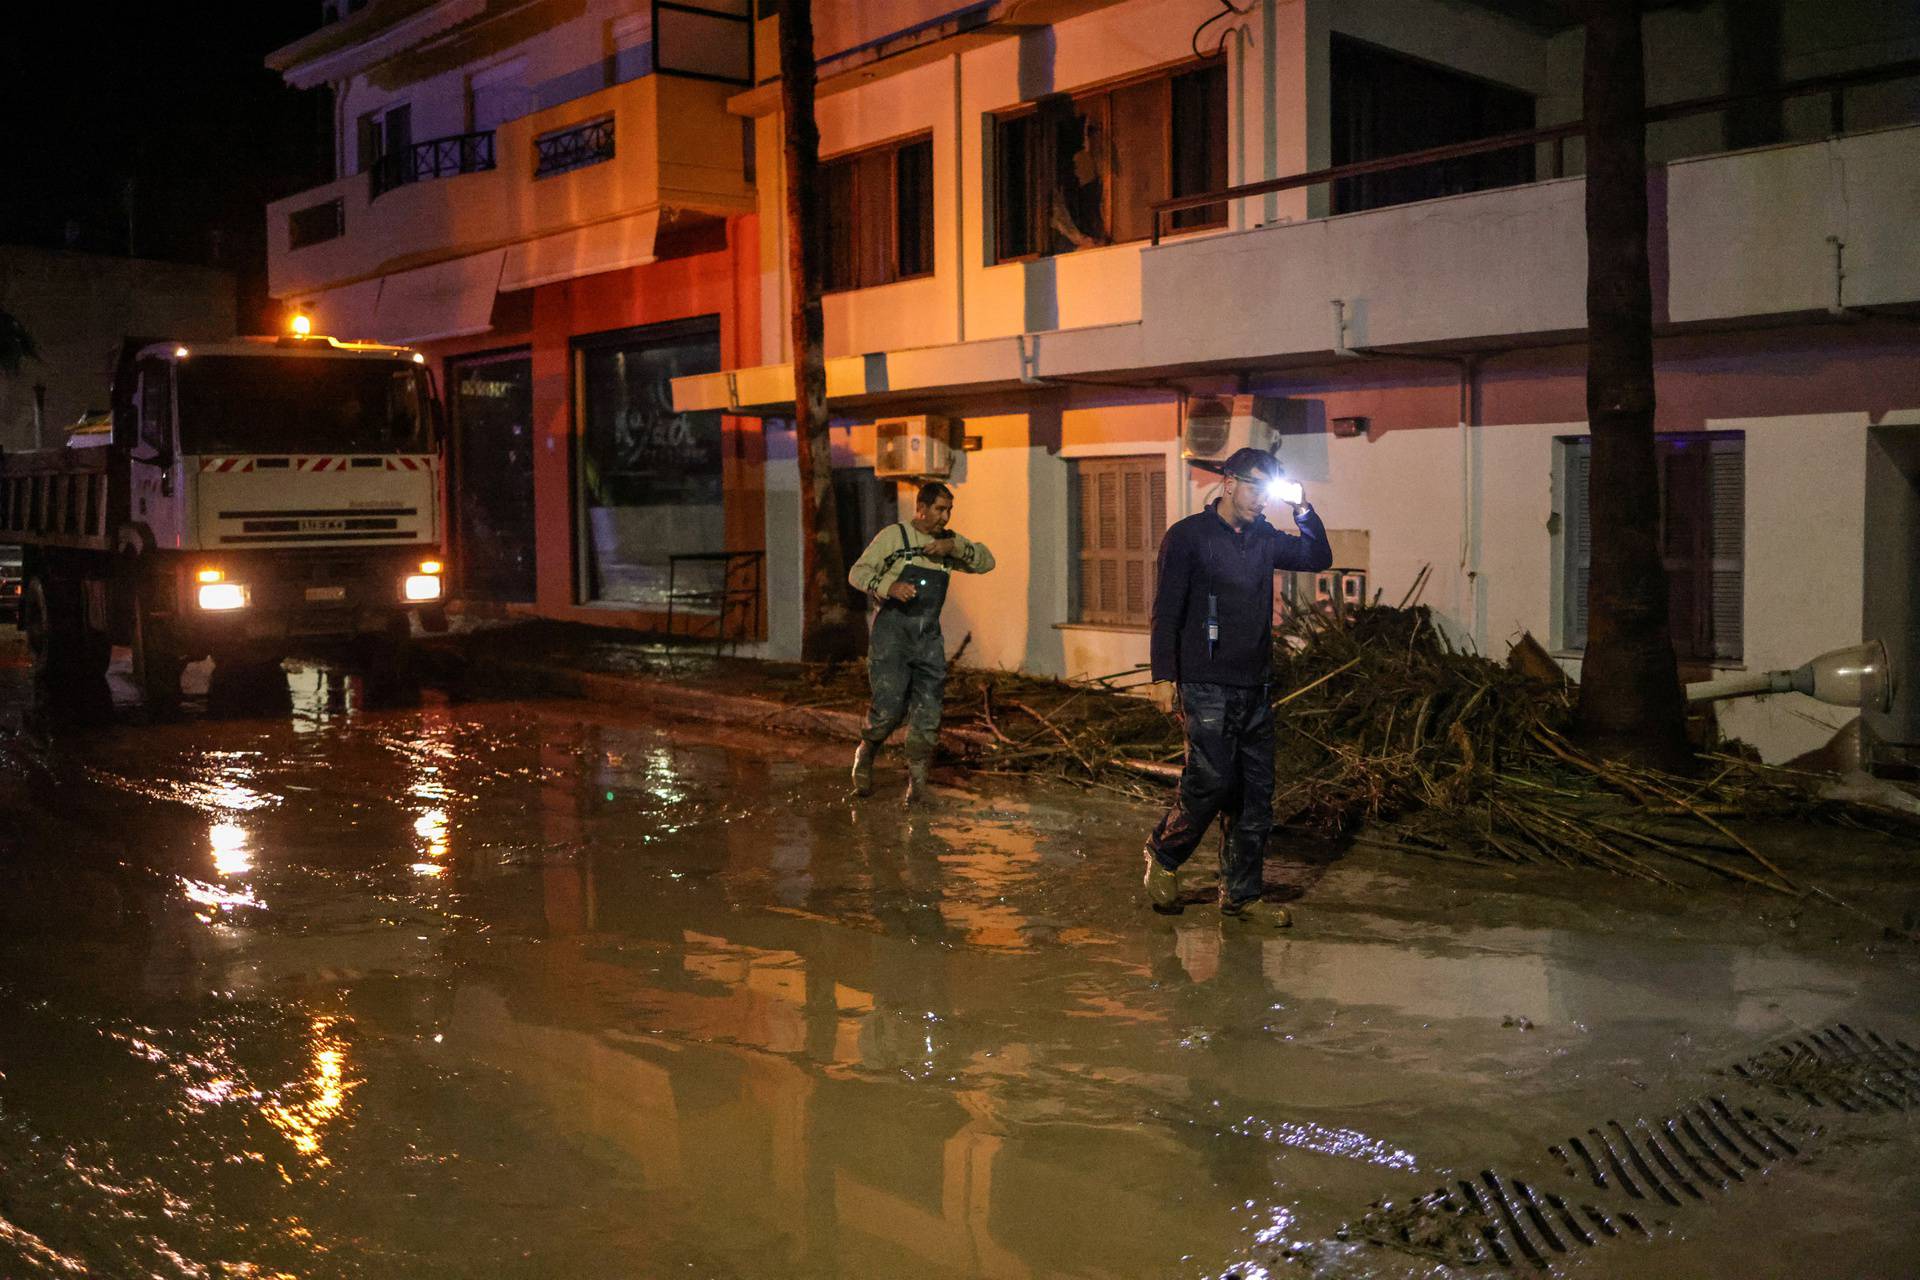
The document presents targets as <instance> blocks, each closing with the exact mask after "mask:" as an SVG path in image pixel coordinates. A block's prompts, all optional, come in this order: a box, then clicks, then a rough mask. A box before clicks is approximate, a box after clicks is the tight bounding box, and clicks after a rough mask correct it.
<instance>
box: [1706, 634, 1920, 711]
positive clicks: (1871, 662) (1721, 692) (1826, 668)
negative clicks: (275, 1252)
mask: <svg viewBox="0 0 1920 1280" xmlns="http://www.w3.org/2000/svg"><path fill="white" fill-rule="evenodd" d="M1757 693H1804V694H1806V695H1807V696H1808V697H1809V698H1812V699H1814V700H1816V701H1818V702H1825V703H1827V704H1829V705H1831V706H1836V707H1859V708H1860V709H1861V710H1863V711H1879V712H1886V711H1889V710H1891V709H1892V708H1893V694H1894V679H1893V671H1892V668H1891V667H1890V666H1889V665H1888V663H1887V647H1886V646H1885V645H1884V644H1882V643H1880V642H1879V641H1878V640H1869V641H1867V642H1866V643H1865V644H1856V645H1850V646H1848V647H1847V648H1845V649H1835V650H1833V651H1832V652H1830V653H1823V654H1821V655H1820V656H1819V657H1817V658H1815V659H1814V660H1813V661H1811V662H1808V663H1804V664H1802V665H1801V666H1799V667H1797V668H1795V669H1793V670H1791V671H1756V672H1753V673H1751V674H1748V675H1737V676H1726V677H1724V678H1722V679H1719V680H1705V681H1702V682H1700V683H1698V684H1690V685H1688V686H1687V701H1689V702H1715V701H1718V700H1720V699H1722V698H1745V697H1750V696H1752V695H1754V694H1757Z"/></svg>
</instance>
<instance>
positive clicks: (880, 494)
mask: <svg viewBox="0 0 1920 1280" xmlns="http://www.w3.org/2000/svg"><path fill="white" fill-rule="evenodd" d="M833 500H834V506H835V508H836V510H837V512H838V515H839V523H840V545H841V546H842V547H843V548H845V554H846V557H847V563H848V564H849V565H851V564H852V563H853V562H854V561H855V560H857V559H858V558H859V557H860V553H861V552H863V551H865V550H866V549H867V544H868V543H870V542H872V541H873V540H874V539H875V538H876V537H878V536H879V535H880V531H881V530H882V529H889V528H892V527H893V526H894V525H896V524H898V523H900V490H899V487H898V486H897V485H895V484H894V483H893V481H891V480H879V479H875V478H874V474H873V468H872V467H835V468H834V471H833ZM847 592H848V604H849V606H850V607H851V608H853V609H854V610H855V611H856V612H859V611H864V610H865V609H866V608H867V594H866V592H864V591H859V590H856V589H855V588H853V587H851V586H850V587H848V588H847Z"/></svg>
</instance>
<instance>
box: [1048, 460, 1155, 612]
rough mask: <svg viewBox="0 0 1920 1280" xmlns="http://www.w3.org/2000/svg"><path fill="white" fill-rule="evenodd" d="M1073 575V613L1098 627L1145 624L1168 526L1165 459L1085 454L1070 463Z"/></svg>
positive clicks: (1151, 603) (1151, 608)
mask: <svg viewBox="0 0 1920 1280" xmlns="http://www.w3.org/2000/svg"><path fill="white" fill-rule="evenodd" d="M1072 465H1073V473H1072V485H1073V488H1074V490H1075V493H1076V497H1077V503H1076V509H1077V513H1078V516H1079V526H1078V528H1077V529H1076V530H1075V531H1074V536H1075V539H1076V541H1077V543H1078V546H1077V548H1076V552H1077V555H1076V564H1077V565H1078V570H1079V572H1078V581H1077V583H1076V589H1075V591H1074V593H1073V599H1072V602H1071V610H1070V614H1071V617H1072V620H1073V621H1075V622H1083V623H1088V624H1091V625H1095V626H1110V627H1144V626H1146V625H1147V624H1148V622H1149V621H1150V619H1151V617H1152V613H1153V589H1154V565H1155V561H1156V558H1157V557H1158V555H1159V553H1160V535H1161V534H1162V533H1164V532H1165V531H1166V526H1167V473H1166V459H1165V458H1162V457H1159V456H1157V455H1155V456H1149V457H1139V458H1088V459H1084V460H1080V461H1076V462H1074V463H1073V464H1072Z"/></svg>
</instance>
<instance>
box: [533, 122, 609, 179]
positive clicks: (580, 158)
mask: <svg viewBox="0 0 1920 1280" xmlns="http://www.w3.org/2000/svg"><path fill="white" fill-rule="evenodd" d="M611 159H613V117H612V116H602V117H601V118H600V119H598V120H589V121H587V122H586V123H585V124H577V125H574V126H573V127H571V128H567V129H556V130H554V131H553V132H552V133H543V134H541V135H540V136H539V137H537V138H535V139H534V140H533V176H534V177H536V178H545V177H549V176H551V175H553V174H556V173H567V172H569V171H571V170H574V169H584V168H586V167H587V166H588V165H590V164H599V163H600V162H601V161H603V160H611Z"/></svg>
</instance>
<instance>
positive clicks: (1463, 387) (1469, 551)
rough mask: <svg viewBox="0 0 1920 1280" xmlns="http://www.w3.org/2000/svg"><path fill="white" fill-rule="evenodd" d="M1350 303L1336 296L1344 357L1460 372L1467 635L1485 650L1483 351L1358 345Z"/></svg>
mask: <svg viewBox="0 0 1920 1280" xmlns="http://www.w3.org/2000/svg"><path fill="white" fill-rule="evenodd" d="M1347 332H1348V323H1347V303H1346V299H1344V298H1335V299H1333V354H1334V355H1336V356H1340V357H1341V358H1343V359H1350V360H1359V359H1373V360H1415V361H1426V362H1427V363H1430V364H1444V365H1448V366H1449V367H1451V368H1452V369H1454V370H1455V372H1456V373H1457V374H1458V377H1459V385H1460V406H1459V418H1458V423H1459V427H1458V430H1459V437H1458V438H1459V441H1460V573H1461V578H1462V581H1463V582H1464V583H1465V584H1466V599H1465V600H1464V601H1463V606H1462V607H1463V611H1464V613H1465V621H1466V626H1467V638H1468V639H1469V640H1471V641H1472V642H1473V645H1474V648H1475V649H1477V650H1482V651H1484V650H1485V648H1486V637H1484V636H1482V635H1481V634H1480V507H1479V504H1478V503H1477V502H1475V501H1474V496H1473V461H1474V454H1475V452H1476V450H1477V447H1478V442H1479V437H1478V436H1477V434H1476V430H1477V428H1478V427H1479V425H1480V424H1479V422H1478V421H1477V420H1476V417H1477V415H1476V414H1475V413H1474V410H1473V393H1474V387H1475V382H1476V380H1477V378H1478V376H1479V372H1480V361H1481V357H1480V356H1479V355H1465V356H1444V355H1426V354H1420V355H1415V354H1411V353H1405V352H1397V351H1376V350H1373V349H1372V348H1369V347H1356V346H1354V345H1352V344H1351V343H1350V342H1348V341H1347Z"/></svg>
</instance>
